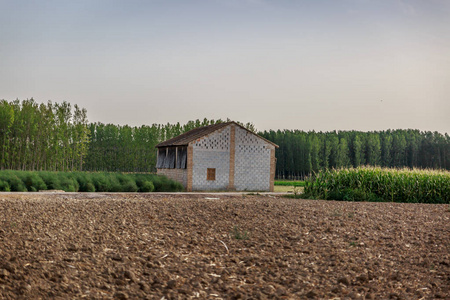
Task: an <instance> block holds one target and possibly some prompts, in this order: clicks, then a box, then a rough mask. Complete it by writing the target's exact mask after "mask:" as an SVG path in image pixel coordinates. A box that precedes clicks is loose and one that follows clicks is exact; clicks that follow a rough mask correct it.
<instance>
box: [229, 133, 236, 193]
mask: <svg viewBox="0 0 450 300" xmlns="http://www.w3.org/2000/svg"><path fill="white" fill-rule="evenodd" d="M235 167H236V127H235V126H234V125H231V128H230V174H229V181H228V190H229V191H234V190H236V188H235V187H234V173H235V172H234V171H235Z"/></svg>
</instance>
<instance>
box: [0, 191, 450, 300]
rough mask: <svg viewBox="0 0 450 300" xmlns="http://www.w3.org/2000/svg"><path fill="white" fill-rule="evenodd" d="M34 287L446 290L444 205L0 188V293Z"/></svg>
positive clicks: (395, 293)
mask: <svg viewBox="0 0 450 300" xmlns="http://www.w3.org/2000/svg"><path fill="white" fill-rule="evenodd" d="M207 198H209V199H207ZM211 198H219V199H211ZM39 297H41V298H44V299H45V298H59V299H67V298H85V297H86V298H88V299H105V298H106V299H108V298H118V299H145V298H148V299H161V298H162V297H165V299H186V298H194V299H195V298H201V299H206V298H207V299H220V298H224V299H239V298H241V299H266V298H268V299H270V298H276V299H280V298H281V299H283V298H284V299H298V298H311V299H333V298H340V299H388V298H391V299H421V298H423V299H435V298H444V299H450V210H449V206H448V205H424V204H398V203H348V202H334V201H315V200H292V199H285V198H279V197H277V196H276V195H266V196H263V195H244V196H243V195H227V194H223V195H219V194H214V195H213V196H210V195H209V194H196V195H193V194H179V195H171V194H158V195H155V194H39V193H34V194H25V193H23V194H3V193H0V299H3V298H5V299H17V298H19V299H20V298H21V299H30V298H39Z"/></svg>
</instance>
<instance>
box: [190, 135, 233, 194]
mask: <svg viewBox="0 0 450 300" xmlns="http://www.w3.org/2000/svg"><path fill="white" fill-rule="evenodd" d="M192 146H193V172H192V176H193V178H192V190H194V191H202V190H226V189H227V187H228V182H229V177H230V176H229V172H230V126H227V127H225V128H223V129H222V130H218V131H216V132H214V133H212V134H209V135H208V136H206V137H204V138H201V139H199V140H197V141H195V142H193V143H192ZM208 168H215V169H216V180H206V172H207V171H206V170H207V169H208Z"/></svg>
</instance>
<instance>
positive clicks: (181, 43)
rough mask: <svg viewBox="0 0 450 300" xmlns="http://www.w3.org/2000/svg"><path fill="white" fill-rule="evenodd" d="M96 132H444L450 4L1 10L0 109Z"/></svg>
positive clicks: (166, 0) (102, 3)
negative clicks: (116, 127) (82, 123)
mask: <svg viewBox="0 0 450 300" xmlns="http://www.w3.org/2000/svg"><path fill="white" fill-rule="evenodd" d="M31 97H33V98H34V99H35V100H36V101H37V102H39V103H41V102H44V103H45V102H47V101H48V100H51V101H53V102H63V101H67V102H70V103H71V104H72V105H74V104H78V105H79V106H80V107H84V108H86V109H87V111H88V118H89V121H90V122H102V123H113V124H120V125H125V124H128V125H131V126H141V125H151V124H154V123H157V124H166V123H176V122H180V124H184V123H186V122H187V121H189V120H195V119H203V118H205V117H206V118H208V119H219V118H221V119H226V118H230V119H232V120H236V121H241V122H244V123H247V122H251V123H253V124H254V125H255V126H256V128H257V129H258V130H269V129H274V130H277V129H281V130H283V129H299V130H306V131H308V130H315V131H332V130H361V131H373V130H386V129H408V128H412V129H419V130H423V131H438V132H441V133H450V1H449V0H315V1H313V0H308V1H306V0H297V1H294V0H270V1H269V0H182V1H177V0H108V1H106V0H76V1H73V0H70V1H66V0H52V1H50V0H39V1H38V0H33V1H28V0H0V99H5V100H8V101H12V100H15V99H20V100H23V99H29V98H31Z"/></svg>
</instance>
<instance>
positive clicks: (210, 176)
mask: <svg viewBox="0 0 450 300" xmlns="http://www.w3.org/2000/svg"><path fill="white" fill-rule="evenodd" d="M206 180H216V169H215V168H208V169H207V170H206Z"/></svg>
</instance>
